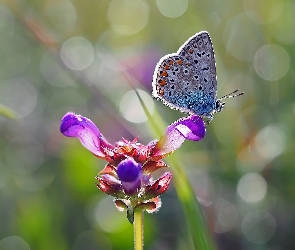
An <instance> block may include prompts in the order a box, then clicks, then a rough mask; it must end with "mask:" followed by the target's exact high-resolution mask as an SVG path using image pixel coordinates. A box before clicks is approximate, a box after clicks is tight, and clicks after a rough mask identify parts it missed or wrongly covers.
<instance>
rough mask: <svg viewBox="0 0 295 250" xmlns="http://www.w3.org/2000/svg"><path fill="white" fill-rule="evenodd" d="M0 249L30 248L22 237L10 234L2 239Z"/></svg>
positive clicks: (24, 249) (20, 249)
mask: <svg viewBox="0 0 295 250" xmlns="http://www.w3.org/2000/svg"><path fill="white" fill-rule="evenodd" d="M0 249H3V250H16V249H17V250H30V246H29V245H28V243H27V242H26V241H25V240H24V239H23V238H21V237H18V236H9V237H6V238H4V239H2V240H1V241H0Z"/></svg>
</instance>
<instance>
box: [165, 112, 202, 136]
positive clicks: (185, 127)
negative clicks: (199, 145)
mask: <svg viewBox="0 0 295 250" xmlns="http://www.w3.org/2000/svg"><path fill="white" fill-rule="evenodd" d="M174 130H177V131H178V132H179V133H180V134H181V136H183V137H184V138H185V139H186V140H191V141H200V140H202V139H203V138H204V137H205V134H206V125H205V123H204V121H203V120H202V118H201V117H199V116H196V115H192V116H189V117H185V118H181V119H179V120H177V121H176V122H174V123H172V124H171V125H170V126H168V128H167V130H166V134H169V133H173V132H174Z"/></svg>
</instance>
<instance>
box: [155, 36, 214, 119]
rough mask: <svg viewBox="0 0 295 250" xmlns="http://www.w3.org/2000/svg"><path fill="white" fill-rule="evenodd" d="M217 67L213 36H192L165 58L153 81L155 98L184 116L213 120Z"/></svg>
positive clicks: (159, 65)
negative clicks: (185, 114) (204, 117)
mask: <svg viewBox="0 0 295 250" xmlns="http://www.w3.org/2000/svg"><path fill="white" fill-rule="evenodd" d="M216 91H217V79H216V67H215V58H214V51H213V46H212V42H211V39H210V36H209V34H208V33H207V32H206V31H202V32H200V33H197V34H196V35H194V36H192V37H191V38H189V39H188V41H187V42H185V43H184V44H183V45H182V46H181V47H180V48H179V50H178V51H177V53H173V54H169V55H166V56H164V57H163V58H162V59H161V60H160V61H159V62H158V64H157V66H156V69H155V73H154V78H153V96H154V97H156V98H158V99H160V100H162V101H163V103H164V104H166V105H168V106H170V107H171V108H174V109H178V110H180V111H182V112H186V113H191V114H196V115H199V116H206V117H211V116H212V114H213V113H214V112H215V109H216Z"/></svg>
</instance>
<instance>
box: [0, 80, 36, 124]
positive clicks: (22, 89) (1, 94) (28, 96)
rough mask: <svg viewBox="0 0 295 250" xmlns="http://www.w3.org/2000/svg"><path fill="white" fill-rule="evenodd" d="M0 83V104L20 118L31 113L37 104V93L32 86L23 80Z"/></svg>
mask: <svg viewBox="0 0 295 250" xmlns="http://www.w3.org/2000/svg"><path fill="white" fill-rule="evenodd" d="M2 83H3V84H1V83H0V100H1V101H0V102H1V104H3V105H5V106H7V107H9V108H11V109H12V110H14V111H15V112H16V113H18V114H19V115H20V117H22V118H23V117H25V116H27V115H29V114H31V113H32V111H33V110H34V108H35V107H36V104H37V91H36V89H35V88H34V86H33V85H32V84H31V83H30V82H28V81H27V80H26V79H24V78H17V79H12V80H9V81H2Z"/></svg>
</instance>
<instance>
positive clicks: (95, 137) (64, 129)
mask: <svg viewBox="0 0 295 250" xmlns="http://www.w3.org/2000/svg"><path fill="white" fill-rule="evenodd" d="M60 132H61V133H62V134H63V135H65V136H68V137H77V138H78V139H79V140H80V142H81V144H82V145H83V146H84V147H85V148H87V149H88V150H89V151H91V152H92V153H93V154H95V155H96V156H99V157H105V154H104V153H103V152H102V151H101V139H100V138H101V137H102V135H101V133H100V131H99V129H98V128H97V127H96V126H95V124H94V123H93V122H92V121H91V120H89V119H88V118H86V117H83V116H81V115H77V114H75V113H72V112H69V113H67V114H66V115H65V116H64V117H63V118H62V120H61V124H60Z"/></svg>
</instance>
